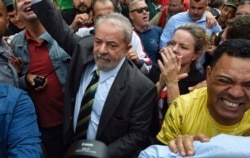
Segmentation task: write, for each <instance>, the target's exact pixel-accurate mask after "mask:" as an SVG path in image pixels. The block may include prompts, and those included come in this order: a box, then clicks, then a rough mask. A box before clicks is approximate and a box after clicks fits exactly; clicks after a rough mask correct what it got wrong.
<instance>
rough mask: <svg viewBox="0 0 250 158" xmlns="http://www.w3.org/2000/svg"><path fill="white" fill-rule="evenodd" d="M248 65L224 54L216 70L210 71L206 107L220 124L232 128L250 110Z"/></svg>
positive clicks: (217, 63) (208, 71)
mask: <svg viewBox="0 0 250 158" xmlns="http://www.w3.org/2000/svg"><path fill="white" fill-rule="evenodd" d="M249 62H250V60H249V58H244V59H242V58H237V57H231V56H228V55H227V54H223V55H222V56H221V57H220V59H219V60H218V61H217V62H216V64H215V65H214V67H213V69H211V68H210V67H208V68H207V91H208V104H207V106H208V109H209V112H210V114H211V115H212V116H213V118H214V119H215V120H216V121H217V122H218V123H221V124H223V125H233V124H235V123H237V122H238V121H240V120H241V119H242V117H243V115H244V113H245V111H246V110H248V109H249V108H250V67H249ZM229 63H230V64H229Z"/></svg>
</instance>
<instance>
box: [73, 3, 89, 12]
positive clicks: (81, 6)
mask: <svg viewBox="0 0 250 158" xmlns="http://www.w3.org/2000/svg"><path fill="white" fill-rule="evenodd" d="M72 3H73V7H74V8H75V9H76V10H77V12H78V13H88V12H89V11H90V10H91V0H72Z"/></svg>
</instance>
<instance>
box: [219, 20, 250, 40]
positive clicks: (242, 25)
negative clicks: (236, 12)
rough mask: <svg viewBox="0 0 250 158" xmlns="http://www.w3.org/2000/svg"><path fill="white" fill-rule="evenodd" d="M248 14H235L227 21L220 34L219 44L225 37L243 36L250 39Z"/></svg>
mask: <svg viewBox="0 0 250 158" xmlns="http://www.w3.org/2000/svg"><path fill="white" fill-rule="evenodd" d="M249 26H250V15H242V16H237V17H235V18H233V19H230V20H228V21H227V27H226V28H225V29H224V31H223V34H222V35H221V41H220V44H221V43H223V42H224V41H226V40H227V39H235V38H244V39H249V40H250V27H249Z"/></svg>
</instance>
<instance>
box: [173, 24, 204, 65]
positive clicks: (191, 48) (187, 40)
mask: <svg viewBox="0 0 250 158" xmlns="http://www.w3.org/2000/svg"><path fill="white" fill-rule="evenodd" d="M208 44H209V40H208V36H207V34H206V30H205V29H204V28H202V27H201V26H199V25H197V24H184V25H182V26H180V27H179V28H177V29H176V31H175V33H174V36H173V38H172V40H171V41H170V43H169V46H170V47H171V48H172V49H173V52H174V53H175V54H176V55H177V56H182V58H181V66H182V67H183V68H187V67H190V65H191V64H192V63H195V62H196V60H197V58H198V57H199V56H200V55H201V54H202V52H204V51H205V50H206V48H207V46H208Z"/></svg>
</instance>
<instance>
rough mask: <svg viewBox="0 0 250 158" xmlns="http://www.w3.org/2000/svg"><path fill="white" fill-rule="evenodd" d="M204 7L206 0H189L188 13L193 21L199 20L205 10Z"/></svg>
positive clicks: (205, 6)
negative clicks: (197, 0)
mask: <svg viewBox="0 0 250 158" xmlns="http://www.w3.org/2000/svg"><path fill="white" fill-rule="evenodd" d="M206 8H207V4H206V0H200V1H199V2H196V1H195V0H190V8H189V11H188V14H189V16H190V17H191V19H193V20H194V21H196V20H200V19H201V17H202V15H203V13H204V12H205V11H206Z"/></svg>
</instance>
